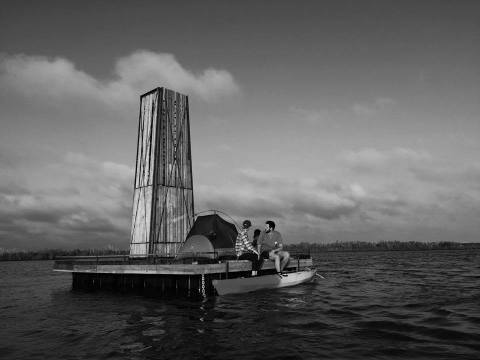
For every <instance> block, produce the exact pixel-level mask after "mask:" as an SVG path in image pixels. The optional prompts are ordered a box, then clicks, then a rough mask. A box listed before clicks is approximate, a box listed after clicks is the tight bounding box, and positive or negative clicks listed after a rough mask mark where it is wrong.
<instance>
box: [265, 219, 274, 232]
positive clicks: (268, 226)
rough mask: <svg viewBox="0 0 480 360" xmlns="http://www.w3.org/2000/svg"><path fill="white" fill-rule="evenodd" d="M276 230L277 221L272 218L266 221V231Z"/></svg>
mask: <svg viewBox="0 0 480 360" xmlns="http://www.w3.org/2000/svg"><path fill="white" fill-rule="evenodd" d="M273 230H275V223H274V222H273V221H272V220H268V221H265V232H267V233H268V232H270V231H273Z"/></svg>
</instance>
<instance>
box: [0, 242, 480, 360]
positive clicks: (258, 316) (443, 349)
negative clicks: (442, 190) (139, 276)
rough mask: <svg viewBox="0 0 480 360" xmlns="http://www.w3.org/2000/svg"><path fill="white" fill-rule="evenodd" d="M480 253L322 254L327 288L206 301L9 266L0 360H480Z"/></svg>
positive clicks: (1, 284) (2, 298)
mask: <svg viewBox="0 0 480 360" xmlns="http://www.w3.org/2000/svg"><path fill="white" fill-rule="evenodd" d="M479 260H480V253H479V252H476V253H475V252H474V253H472V252H468V253H467V252H463V251H452V252H444V251H432V252H375V253H325V254H320V255H319V257H318V259H316V262H317V263H318V265H319V267H320V272H321V273H322V274H323V275H324V276H325V279H317V281H316V282H314V283H310V284H304V285H300V286H296V287H292V288H284V289H279V290H275V291H263V292H257V293H253V294H242V295H231V296H225V297H217V298H209V299H205V300H203V301H189V300H184V299H182V300H180V299H179V300H175V299H155V298H146V297H142V296H138V295H120V294H112V293H101V292H94V293H88V292H73V291H71V290H70V288H71V279H70V275H69V274H58V273H53V272H52V271H51V268H52V263H51V262H8V263H0V280H1V281H0V312H1V315H2V323H3V326H2V327H1V328H0V354H1V355H0V357H4V358H12V359H44V358H47V357H48V358H50V359H52V358H58V359H90V358H96V359H168V358H185V359H191V358H205V359H226V358H227V359H232V358H233V359H243V358H262V359H278V358H282V359H309V358H310V359H318V358H326V359H328V358H332V359H338V358H341V359H355V358H385V359H390V358H398V359H403V358H404V359H407V358H408V359H422V358H425V359H432V358H435V359H440V358H442V359H451V358H471V359H477V358H478V354H479V353H480V287H479V284H480V261H479Z"/></svg>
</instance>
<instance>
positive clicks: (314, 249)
mask: <svg viewBox="0 0 480 360" xmlns="http://www.w3.org/2000/svg"><path fill="white" fill-rule="evenodd" d="M285 249H286V250H288V251H290V252H292V253H296V254H315V253H319V252H328V251H332V252H333V251H415V250H416V251H426V250H473V249H480V243H457V242H453V241H452V242H450V241H441V242H419V241H407V242H404V241H380V242H377V243H374V242H367V241H348V242H343V241H337V242H333V243H326V244H320V243H314V244H312V243H307V242H302V243H299V244H287V245H285ZM128 253H129V251H128V250H126V249H114V248H106V249H73V250H61V249H45V250H35V251H33V250H5V249H1V248H0V261H9V260H10V261H11V260H54V259H55V257H57V256H107V255H128Z"/></svg>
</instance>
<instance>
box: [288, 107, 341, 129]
mask: <svg viewBox="0 0 480 360" xmlns="http://www.w3.org/2000/svg"><path fill="white" fill-rule="evenodd" d="M288 110H289V111H290V113H291V114H292V116H293V117H294V118H295V120H296V121H299V120H300V121H305V122H307V123H308V124H311V125H315V124H318V123H328V122H330V121H332V116H331V112H330V111H327V110H322V111H319V110H313V109H305V108H302V107H299V106H290V107H289V109H288Z"/></svg>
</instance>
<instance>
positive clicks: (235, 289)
mask: <svg viewBox="0 0 480 360" xmlns="http://www.w3.org/2000/svg"><path fill="white" fill-rule="evenodd" d="M314 276H315V270H303V271H297V272H292V273H288V274H286V275H282V276H281V277H280V276H279V275H277V274H274V275H261V276H253V277H248V278H235V279H224V280H213V282H212V283H213V286H214V287H215V290H216V291H217V293H218V295H228V294H239V293H246V292H250V291H257V290H264V289H277V288H282V287H286V286H294V285H298V284H302V283H305V282H308V281H311V280H312V279H313V277H314Z"/></svg>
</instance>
